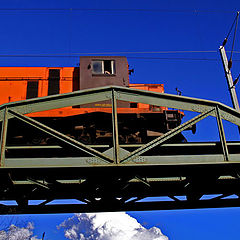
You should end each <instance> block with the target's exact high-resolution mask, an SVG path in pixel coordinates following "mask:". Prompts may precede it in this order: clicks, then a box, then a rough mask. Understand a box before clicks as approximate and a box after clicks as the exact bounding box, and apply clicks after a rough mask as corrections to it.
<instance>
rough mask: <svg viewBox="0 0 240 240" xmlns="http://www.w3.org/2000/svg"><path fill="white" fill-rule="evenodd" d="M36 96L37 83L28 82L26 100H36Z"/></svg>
mask: <svg viewBox="0 0 240 240" xmlns="http://www.w3.org/2000/svg"><path fill="white" fill-rule="evenodd" d="M37 96H38V81H28V82H27V95H26V99H29V98H36V97H37Z"/></svg>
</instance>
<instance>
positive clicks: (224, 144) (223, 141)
mask: <svg viewBox="0 0 240 240" xmlns="http://www.w3.org/2000/svg"><path fill="white" fill-rule="evenodd" d="M216 118H217V124H218V131H219V137H220V141H221V144H222V150H223V156H224V160H225V161H229V155H228V147H227V142H226V137H225V132H224V128H223V123H222V118H221V115H220V112H219V108H218V107H216Z"/></svg>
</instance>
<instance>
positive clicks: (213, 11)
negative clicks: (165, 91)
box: [0, 8, 235, 13]
mask: <svg viewBox="0 0 240 240" xmlns="http://www.w3.org/2000/svg"><path fill="white" fill-rule="evenodd" d="M0 11H110V12H111V11H119V12H127V11H134V12H170V13H171V12H173V13H176V12H179V13H187V12H191V13H196V12H202V13H223V12H225V13H233V12H235V11H232V10H216V9H209V10H208V9H205V10H204V9H199V10H196V9H147V8H0Z"/></svg>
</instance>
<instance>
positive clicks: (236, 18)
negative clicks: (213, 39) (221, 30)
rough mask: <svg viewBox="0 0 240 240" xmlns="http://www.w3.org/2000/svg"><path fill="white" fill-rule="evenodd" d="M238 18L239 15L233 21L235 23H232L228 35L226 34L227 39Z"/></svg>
mask: <svg viewBox="0 0 240 240" xmlns="http://www.w3.org/2000/svg"><path fill="white" fill-rule="evenodd" d="M237 18H238V15H237V16H236V17H235V18H234V21H233V23H232V25H231V27H230V30H229V32H228V34H227V36H226V38H225V39H228V37H229V35H230V33H231V32H232V29H233V26H234V24H235V22H236V20H237Z"/></svg>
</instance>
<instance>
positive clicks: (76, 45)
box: [0, 0, 240, 240]
mask: <svg viewBox="0 0 240 240" xmlns="http://www.w3.org/2000/svg"><path fill="white" fill-rule="evenodd" d="M0 3H1V5H0V36H1V38H0V66H77V64H78V62H79V59H78V57H77V56H78V55H103V54H105V55H123V56H127V57H128V62H129V65H130V67H131V68H132V67H133V68H134V69H135V73H134V74H133V76H131V79H130V80H131V82H132V83H163V84H165V91H166V92H167V93H173V94H175V93H176V91H175V88H176V87H178V88H179V89H180V90H181V91H182V93H183V95H184V96H190V97H197V98H204V99H210V100H216V101H220V102H223V103H225V104H227V105H230V106H231V101H230V96H229V93H228V90H227V83H226V80H225V78H224V72H223V67H222V64H221V61H220V56H219V54H218V48H219V46H220V45H221V43H222V41H223V39H224V38H225V36H226V35H227V32H228V30H229V28H230V26H231V24H232V22H233V19H234V17H235V15H236V11H237V10H240V9H239V1H237V0H229V1H223V0H220V1H219V0H218V1H217V0H213V1H207V0H203V1H196V0H194V1H184V0H183V1H176V0H175V1H171V0H170V1H157V0H156V1H153V0H149V1H145V0H144V1H143V0H141V1H140V0H138V1H136V0H122V1H110V0H109V1H107V0H102V1H96V0H93V1H79V0H78V1H77V0H76V1H74V0H68V1H67V0H66V1H65V0H51V1H49V0H42V1H30V0H15V1H13V0H10V1H9V0H8V1H7V0H5V1H4V0H0ZM9 8H14V9H20V8H21V9H33V8H44V9H52V8H53V9H56V8H58V9H59V8H66V9H70V8H73V10H71V11H70V10H55V11H51V10H45V11H42V10H31V11H24V10H22V11H19V10H11V11H10V10H6V9H9ZM76 8H78V10H76ZM1 9H2V10H1ZM3 9H5V10H3ZM80 9H88V10H85V11H82V10H80ZM90 9H92V10H90ZM96 9H105V10H104V11H103V10H102V11H99V10H96ZM109 9H111V10H109ZM117 9H125V10H124V11H123V10H117ZM127 9H128V10H127ZM130 9H135V10H130ZM137 9H138V10H137ZM231 43H232V35H231V37H230V39H229V42H228V44H227V46H226V48H227V50H231ZM192 51H199V52H192ZM235 51H238V53H234V54H233V59H234V61H233V68H232V73H233V77H234V78H235V77H236V76H237V75H238V74H239V73H240V53H239V52H240V27H239V28H238V35H237V39H236V44H235ZM130 52H133V53H130ZM147 52H148V53H147ZM150 52H154V53H150ZM91 53H92V54H91ZM23 54H27V55H35V56H37V55H38V57H25V58H24V57H20V55H23ZM3 55H12V56H11V57H6V56H3ZM13 55H16V56H15V57H13ZM46 55H51V57H44V56H46ZM53 55H61V57H60V56H59V57H53ZM239 89H240V84H239V85H237V87H236V91H237V93H239ZM190 116H191V115H187V113H186V118H185V119H188V117H190ZM224 124H225V126H226V130H227V132H226V135H227V137H228V140H239V135H238V132H237V129H236V128H235V127H232V126H231V125H230V124H228V123H224ZM206 126H208V132H206V131H204V129H206ZM209 126H210V127H209ZM197 131H198V132H197V134H196V135H195V136H192V135H191V134H186V137H187V138H188V140H192V141H208V140H218V135H217V131H216V124H215V122H214V121H213V120H212V119H209V120H208V121H204V122H203V123H202V124H199V125H198V130H197ZM130 215H131V216H133V217H135V218H136V219H137V220H138V221H139V222H141V223H142V224H144V225H145V226H146V227H152V226H158V227H160V229H161V230H162V231H163V233H164V234H166V235H167V236H168V237H169V238H170V239H174V240H190V239H191V240H192V239H196V240H198V239H199V240H200V239H201V240H202V239H204V240H205V239H218V240H222V239H238V235H239V234H238V229H239V224H238V221H237V220H238V219H239V216H240V209H239V208H234V209H229V208H226V209H201V210H179V211H154V212H131V213H130ZM18 218H19V219H23V220H24V219H26V218H28V219H31V220H32V221H33V222H34V223H35V233H36V234H39V235H38V236H39V237H40V233H42V232H43V231H46V232H47V237H48V238H47V239H61V237H62V236H63V232H61V231H58V230H57V229H56V227H55V226H56V225H58V224H60V223H61V222H62V221H63V220H64V219H66V218H67V215H33V216H18ZM46 223H47V224H46ZM62 239H64V238H62Z"/></svg>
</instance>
